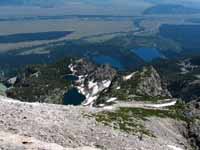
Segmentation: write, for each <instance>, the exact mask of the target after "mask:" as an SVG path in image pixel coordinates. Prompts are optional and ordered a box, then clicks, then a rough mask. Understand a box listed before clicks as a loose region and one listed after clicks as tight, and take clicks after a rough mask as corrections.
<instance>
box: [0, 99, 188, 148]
mask: <svg viewBox="0 0 200 150" xmlns="http://www.w3.org/2000/svg"><path fill="white" fill-rule="evenodd" d="M0 110H1V112H0V135H2V136H0V149H9V150H12V149H13V150H17V149H20V150H21V149H36V150H37V149H44V150H49V149H54V150H55V149H56V150H64V149H69V148H80V147H85V146H87V147H93V148H99V149H111V150H112V149H113V150H128V149H132V150H142V149H144V150H145V149H150V150H158V149H163V150H177V149H180V150H184V149H185V150H186V149H190V147H189V146H188V143H187V141H186V139H185V138H184V137H183V136H182V135H181V132H180V130H179V129H180V127H181V126H183V125H184V123H182V121H176V119H173V118H168V117H167V118H163V117H158V116H154V117H153V116H151V115H149V116H146V117H145V118H146V119H144V120H143V123H144V126H145V128H146V129H148V130H149V131H150V132H152V133H153V134H154V136H148V135H143V136H141V134H139V133H137V134H131V133H127V132H124V131H123V130H118V129H115V128H112V127H111V126H105V125H104V124H102V123H101V122H98V121H96V119H95V117H94V116H95V115H101V114H103V113H105V111H104V110H103V109H97V108H90V107H83V106H78V107H73V106H62V105H51V104H41V103H23V102H19V101H16V100H13V99H9V98H6V97H0ZM99 113H100V114H99ZM133 117H134V115H133V116H132V118H133ZM135 117H136V116H135ZM136 119H137V117H136ZM141 121H142V120H141ZM139 135H140V136H139ZM85 149H87V150H89V148H85ZM91 149H92V148H91Z"/></svg>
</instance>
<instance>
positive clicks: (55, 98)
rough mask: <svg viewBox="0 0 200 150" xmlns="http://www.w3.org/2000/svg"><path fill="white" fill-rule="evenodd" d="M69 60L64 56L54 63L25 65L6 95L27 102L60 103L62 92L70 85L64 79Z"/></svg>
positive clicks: (68, 71)
mask: <svg viewBox="0 0 200 150" xmlns="http://www.w3.org/2000/svg"><path fill="white" fill-rule="evenodd" d="M69 60H70V59H69V58H66V59H63V60H61V61H59V62H57V63H55V64H49V65H31V66H30V65H29V66H27V67H26V68H25V69H24V70H22V71H20V72H19V73H18V81H17V83H16V84H15V85H14V88H12V89H10V90H9V91H8V92H7V95H8V96H9V97H12V98H16V99H20V100H22V101H28V102H36V101H37V102H38V101H39V102H49V103H56V104H62V103H63V96H64V92H66V91H67V89H68V88H69V87H70V83H69V81H67V80H65V79H64V76H65V75H66V74H69V73H70V70H69V69H68V65H69V63H70V61H69Z"/></svg>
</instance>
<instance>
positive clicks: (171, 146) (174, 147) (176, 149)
mask: <svg viewBox="0 0 200 150" xmlns="http://www.w3.org/2000/svg"><path fill="white" fill-rule="evenodd" d="M167 146H168V147H169V148H171V149H172V150H183V149H182V148H179V147H176V146H173V145H167Z"/></svg>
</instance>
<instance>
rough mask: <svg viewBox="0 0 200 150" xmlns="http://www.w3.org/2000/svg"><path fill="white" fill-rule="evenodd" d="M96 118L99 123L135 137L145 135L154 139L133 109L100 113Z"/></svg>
mask: <svg viewBox="0 0 200 150" xmlns="http://www.w3.org/2000/svg"><path fill="white" fill-rule="evenodd" d="M95 117H96V121H97V122H101V123H103V124H104V125H106V126H111V127H113V128H114V129H119V130H121V131H123V132H127V133H131V134H133V135H136V134H145V135H148V136H152V137H153V134H152V133H150V131H148V130H147V129H146V128H145V127H144V125H143V124H142V120H140V119H141V118H140V116H138V115H137V114H135V113H134V111H133V109H130V108H120V109H119V110H117V111H115V112H103V113H98V114H96V115H95Z"/></svg>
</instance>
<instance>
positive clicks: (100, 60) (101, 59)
mask: <svg viewBox="0 0 200 150" xmlns="http://www.w3.org/2000/svg"><path fill="white" fill-rule="evenodd" d="M92 59H93V61H95V63H97V64H110V65H111V66H113V67H115V68H117V69H120V70H122V69H124V66H123V65H122V64H121V62H120V61H119V60H117V59H115V58H112V57H110V56H104V55H99V56H93V58H92Z"/></svg>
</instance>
